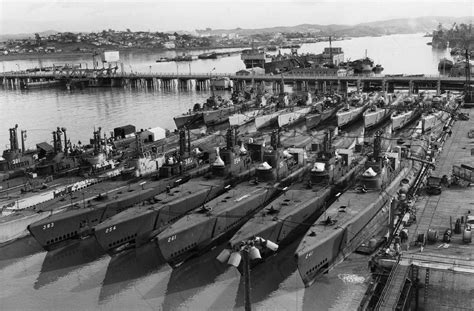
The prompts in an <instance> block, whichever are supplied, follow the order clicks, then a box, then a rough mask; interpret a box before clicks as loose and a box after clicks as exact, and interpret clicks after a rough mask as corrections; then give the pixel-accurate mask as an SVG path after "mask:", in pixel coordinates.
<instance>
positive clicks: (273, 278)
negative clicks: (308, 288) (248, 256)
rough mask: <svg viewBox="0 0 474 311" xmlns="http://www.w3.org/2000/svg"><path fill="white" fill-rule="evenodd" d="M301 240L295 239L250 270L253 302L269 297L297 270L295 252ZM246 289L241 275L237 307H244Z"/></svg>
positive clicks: (236, 300) (236, 301)
mask: <svg viewBox="0 0 474 311" xmlns="http://www.w3.org/2000/svg"><path fill="white" fill-rule="evenodd" d="M300 241H301V238H299V239H297V240H295V241H294V242H292V243H291V244H289V245H288V246H286V247H285V248H283V249H282V250H281V251H280V252H278V253H277V254H275V255H274V256H272V257H269V258H268V259H266V260H265V261H264V262H262V263H260V264H259V265H257V266H255V267H253V268H252V270H251V272H250V284H251V285H250V286H251V289H252V291H251V295H250V296H251V302H252V304H256V303H259V302H261V301H264V300H266V299H268V298H269V297H270V296H271V294H272V293H274V292H275V291H277V290H278V288H279V287H280V286H281V284H282V283H283V282H284V281H285V280H287V279H288V278H289V277H290V276H291V275H292V274H293V273H294V272H295V271H296V262H295V260H294V253H295V251H296V249H297V248H298V244H299V242H300ZM301 284H302V283H301ZM244 290H245V287H244V278H243V277H241V278H240V282H239V287H238V290H237V296H236V299H235V308H242V307H244Z"/></svg>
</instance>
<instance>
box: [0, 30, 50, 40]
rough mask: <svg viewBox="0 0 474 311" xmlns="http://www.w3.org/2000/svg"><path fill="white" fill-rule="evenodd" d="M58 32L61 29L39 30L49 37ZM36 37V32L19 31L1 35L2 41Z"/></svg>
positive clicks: (40, 33) (41, 34)
mask: <svg viewBox="0 0 474 311" xmlns="http://www.w3.org/2000/svg"><path fill="white" fill-rule="evenodd" d="M58 32H59V31H56V30H46V31H41V32H38V34H39V35H40V36H41V37H47V36H50V35H54V34H56V33H58ZM34 37H35V34H34V33H17V34H7V35H0V42H2V41H7V40H18V39H28V38H34Z"/></svg>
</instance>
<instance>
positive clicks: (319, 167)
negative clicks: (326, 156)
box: [311, 162, 326, 172]
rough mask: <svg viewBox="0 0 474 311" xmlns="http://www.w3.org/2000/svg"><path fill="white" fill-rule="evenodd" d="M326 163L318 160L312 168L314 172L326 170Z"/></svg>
mask: <svg viewBox="0 0 474 311" xmlns="http://www.w3.org/2000/svg"><path fill="white" fill-rule="evenodd" d="M325 167H326V165H325V164H324V163H322V162H316V163H314V165H313V168H312V169H311V171H312V172H324V168H325Z"/></svg>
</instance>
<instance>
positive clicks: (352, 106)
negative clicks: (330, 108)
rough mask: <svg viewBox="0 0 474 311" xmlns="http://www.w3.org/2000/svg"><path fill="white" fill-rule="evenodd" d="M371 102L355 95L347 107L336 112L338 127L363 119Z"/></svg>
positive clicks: (349, 100)
mask: <svg viewBox="0 0 474 311" xmlns="http://www.w3.org/2000/svg"><path fill="white" fill-rule="evenodd" d="M369 103H370V100H369V99H366V98H364V97H363V96H359V95H353V96H351V98H349V99H348V100H347V102H346V104H345V107H344V108H342V109H340V110H338V111H337V112H336V118H337V126H338V127H344V126H347V125H349V124H351V123H352V122H354V121H356V120H357V119H359V118H361V117H362V114H363V113H364V111H365V110H367V108H369Z"/></svg>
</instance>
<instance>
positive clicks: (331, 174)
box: [219, 132, 366, 265]
mask: <svg viewBox="0 0 474 311" xmlns="http://www.w3.org/2000/svg"><path fill="white" fill-rule="evenodd" d="M330 145H331V137H330V136H329V132H327V133H326V135H325V139H324V142H323V149H322V150H321V151H320V152H318V154H317V157H316V159H315V162H314V165H313V168H312V169H311V171H310V172H309V173H308V174H307V176H305V178H304V179H303V180H302V181H301V182H298V183H296V184H294V185H292V186H291V187H290V189H289V190H287V191H285V193H284V194H283V195H282V196H280V197H278V198H277V199H275V200H274V201H272V202H271V203H269V204H268V205H267V206H265V208H263V209H262V210H261V211H260V212H258V213H257V214H256V215H254V216H253V217H252V218H251V219H250V220H249V221H248V222H247V223H246V224H245V225H244V226H243V227H242V228H241V229H240V230H239V231H238V232H237V233H236V234H235V235H234V236H233V237H232V238H231V239H230V241H229V244H228V246H227V249H224V250H223V251H222V253H221V254H220V257H219V259H220V261H223V262H225V261H227V260H228V259H229V258H230V256H231V253H232V252H240V248H241V246H242V244H245V243H246V242H247V241H251V240H253V239H255V238H256V237H258V238H259V239H263V240H264V241H268V240H269V241H272V242H273V243H277V244H278V246H279V247H278V250H280V249H281V248H282V246H285V245H287V244H289V243H291V242H292V241H293V240H294V239H295V238H296V237H297V236H298V234H301V233H303V232H305V231H306V230H307V229H308V227H309V226H308V224H309V223H312V221H314V220H315V219H316V218H318V217H319V216H320V215H321V214H322V212H323V211H324V208H325V207H326V206H328V205H329V204H330V202H331V201H332V200H333V199H334V196H335V195H336V194H337V193H338V192H339V191H343V190H344V189H345V188H346V187H347V186H349V185H350V184H351V183H352V180H353V178H354V177H355V176H357V175H358V174H359V171H360V170H361V169H362V168H363V167H364V163H365V161H366V158H365V157H363V156H361V155H360V154H354V153H353V152H352V150H350V149H338V150H337V153H336V150H335V149H334V148H331V147H330ZM273 253H274V252H273V251H271V250H270V249H267V248H261V249H260V255H261V257H262V258H266V257H268V256H270V255H272V254H273ZM258 261H259V259H257V260H255V261H254V262H252V265H253V264H254V263H255V264H256V263H258Z"/></svg>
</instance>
